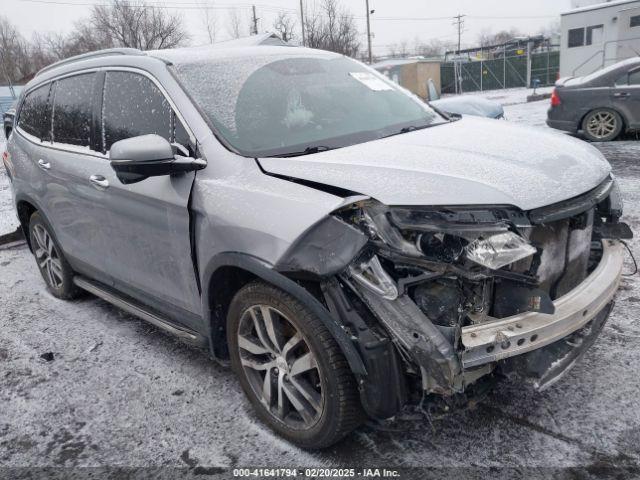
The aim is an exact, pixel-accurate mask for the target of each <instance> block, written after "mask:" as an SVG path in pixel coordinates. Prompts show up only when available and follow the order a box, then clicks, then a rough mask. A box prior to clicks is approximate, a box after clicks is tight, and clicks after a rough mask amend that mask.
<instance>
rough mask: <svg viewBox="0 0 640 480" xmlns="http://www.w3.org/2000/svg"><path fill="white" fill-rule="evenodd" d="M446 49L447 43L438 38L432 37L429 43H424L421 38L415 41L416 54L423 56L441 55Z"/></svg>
mask: <svg viewBox="0 0 640 480" xmlns="http://www.w3.org/2000/svg"><path fill="white" fill-rule="evenodd" d="M446 51H447V46H446V44H445V43H444V42H443V41H442V40H440V39H438V38H432V39H431V40H429V43H423V42H422V41H420V40H419V39H416V41H415V55H419V56H422V57H441V56H443V55H444V54H445V52H446Z"/></svg>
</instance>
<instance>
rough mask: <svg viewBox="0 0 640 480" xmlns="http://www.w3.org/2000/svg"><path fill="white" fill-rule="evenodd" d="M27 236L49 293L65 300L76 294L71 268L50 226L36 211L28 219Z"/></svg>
mask: <svg viewBox="0 0 640 480" xmlns="http://www.w3.org/2000/svg"><path fill="white" fill-rule="evenodd" d="M29 236H30V240H31V248H32V250H33V255H34V256H35V257H36V262H37V264H38V269H39V270H40V273H41V274H42V278H43V279H44V281H45V283H46V285H47V289H48V290H49V291H50V292H51V294H52V295H53V296H55V297H58V298H61V299H65V300H69V299H72V298H75V297H76V296H78V293H79V290H78V288H77V287H76V286H75V284H74V283H73V270H72V269H71V266H70V265H69V263H68V262H67V260H66V258H64V255H63V254H62V250H61V249H60V246H59V245H58V244H57V243H56V241H55V240H54V238H53V235H52V234H51V229H50V227H49V226H48V225H47V223H46V222H45V221H44V219H43V218H42V217H41V215H40V213H38V212H35V213H34V214H33V215H31V219H30V220H29Z"/></svg>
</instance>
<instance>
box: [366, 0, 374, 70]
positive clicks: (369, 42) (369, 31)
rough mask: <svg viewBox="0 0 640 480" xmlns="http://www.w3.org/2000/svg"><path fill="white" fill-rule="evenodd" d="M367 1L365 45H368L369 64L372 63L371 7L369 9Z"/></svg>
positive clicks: (367, 0)
mask: <svg viewBox="0 0 640 480" xmlns="http://www.w3.org/2000/svg"><path fill="white" fill-rule="evenodd" d="M366 3H367V45H368V46H369V65H371V64H372V63H373V52H372V51H371V13H372V12H371V9H369V0H366Z"/></svg>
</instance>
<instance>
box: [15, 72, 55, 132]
mask: <svg viewBox="0 0 640 480" xmlns="http://www.w3.org/2000/svg"><path fill="white" fill-rule="evenodd" d="M50 90H51V84H50V83H48V84H47V85H44V86H42V87H38V88H36V89H35V90H33V91H31V92H29V93H28V94H27V96H26V98H25V99H24V102H23V104H22V108H21V109H20V114H19V117H18V127H19V128H21V129H22V130H23V131H25V132H26V133H28V134H30V135H33V136H34V137H38V138H39V139H40V140H50V139H51V108H50V103H49V92H50Z"/></svg>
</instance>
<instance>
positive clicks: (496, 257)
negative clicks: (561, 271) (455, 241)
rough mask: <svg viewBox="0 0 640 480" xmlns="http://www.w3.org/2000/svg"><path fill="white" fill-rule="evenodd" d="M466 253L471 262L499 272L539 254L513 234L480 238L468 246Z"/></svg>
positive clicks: (507, 233) (499, 234) (498, 234)
mask: <svg viewBox="0 0 640 480" xmlns="http://www.w3.org/2000/svg"><path fill="white" fill-rule="evenodd" d="M464 251H465V255H466V257H467V258H468V259H469V260H471V261H472V262H474V263H477V264H478V265H482V266H483V267H486V268H488V269H490V270H498V269H500V268H502V267H505V266H507V265H510V264H512V263H515V262H517V261H518V260H522V259H524V258H527V257H530V256H531V255H533V254H535V253H536V252H537V250H536V248H535V247H533V246H532V245H530V244H529V243H528V242H527V241H526V240H525V239H524V238H522V237H521V236H520V235H517V234H515V233H513V232H504V233H497V234H495V235H491V236H490V237H486V238H478V239H477V240H474V241H473V242H471V243H470V244H469V245H467V246H466V247H465V248H464Z"/></svg>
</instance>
